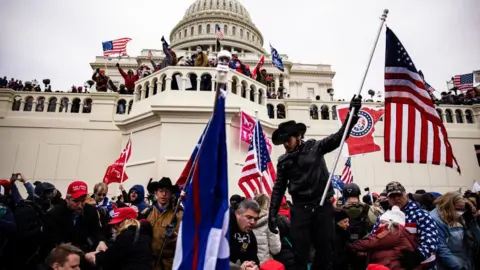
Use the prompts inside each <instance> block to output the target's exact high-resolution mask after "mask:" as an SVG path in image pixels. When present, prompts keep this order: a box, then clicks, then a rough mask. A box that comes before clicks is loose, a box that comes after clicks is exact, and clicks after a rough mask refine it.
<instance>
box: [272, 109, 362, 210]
mask: <svg viewBox="0 0 480 270" xmlns="http://www.w3.org/2000/svg"><path fill="white" fill-rule="evenodd" d="M357 121H358V116H356V117H354V118H353V119H352V123H353V124H352V125H351V127H350V130H348V131H345V128H346V123H347V121H345V122H344V124H343V125H342V127H341V128H340V130H339V131H338V132H337V133H335V134H332V135H330V136H328V137H326V138H324V139H322V140H314V139H310V140H308V141H305V142H302V144H301V145H300V146H299V148H298V149H297V150H296V151H294V152H292V153H285V154H283V155H281V156H280V157H279V159H278V164H277V180H276V181H275V185H274V186H273V191H272V197H271V203H270V212H269V213H270V215H271V216H277V213H278V209H279V207H280V203H281V202H282V199H283V195H284V194H285V190H286V189H287V186H288V193H289V194H290V195H291V196H292V200H293V204H297V203H300V204H302V203H316V202H320V199H321V198H322V194H323V191H324V189H325V186H326V184H327V181H328V175H329V172H328V168H327V165H326V163H325V158H324V155H325V154H327V153H330V152H332V151H333V150H335V149H337V148H338V147H339V146H340V142H341V140H342V136H343V133H344V131H345V132H347V134H350V131H351V129H352V128H353V126H355V123H357ZM347 137H348V135H347ZM332 196H333V188H332V186H331V185H330V186H329V187H328V197H327V198H330V197H332Z"/></svg>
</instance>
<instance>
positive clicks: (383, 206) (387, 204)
mask: <svg viewBox="0 0 480 270" xmlns="http://www.w3.org/2000/svg"><path fill="white" fill-rule="evenodd" d="M380 206H381V207H382V209H383V210H385V211H387V210H388V208H389V207H390V204H389V203H388V201H383V202H380Z"/></svg>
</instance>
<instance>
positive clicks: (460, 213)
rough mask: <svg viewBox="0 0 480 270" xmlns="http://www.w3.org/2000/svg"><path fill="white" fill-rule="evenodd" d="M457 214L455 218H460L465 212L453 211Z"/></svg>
mask: <svg viewBox="0 0 480 270" xmlns="http://www.w3.org/2000/svg"><path fill="white" fill-rule="evenodd" d="M455 212H456V213H457V216H458V217H460V216H462V215H463V213H465V211H455Z"/></svg>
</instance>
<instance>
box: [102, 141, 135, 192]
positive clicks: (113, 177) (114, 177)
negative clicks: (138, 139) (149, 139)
mask: <svg viewBox="0 0 480 270" xmlns="http://www.w3.org/2000/svg"><path fill="white" fill-rule="evenodd" d="M131 155H132V140H131V137H130V138H128V142H127V145H126V146H125V149H123V151H122V153H120V157H119V158H118V159H117V160H116V161H115V163H113V164H112V165H110V166H108V168H107V171H106V172H105V176H104V177H103V182H104V183H105V184H107V185H108V184H110V183H123V182H124V181H126V180H127V179H128V175H127V173H126V172H125V165H126V164H127V162H128V160H129V159H130V156H131Z"/></svg>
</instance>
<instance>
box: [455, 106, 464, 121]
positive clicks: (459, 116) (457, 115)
mask: <svg viewBox="0 0 480 270" xmlns="http://www.w3.org/2000/svg"><path fill="white" fill-rule="evenodd" d="M455 119H456V120H457V123H459V124H463V115H462V110H460V109H456V110H455Z"/></svg>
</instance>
